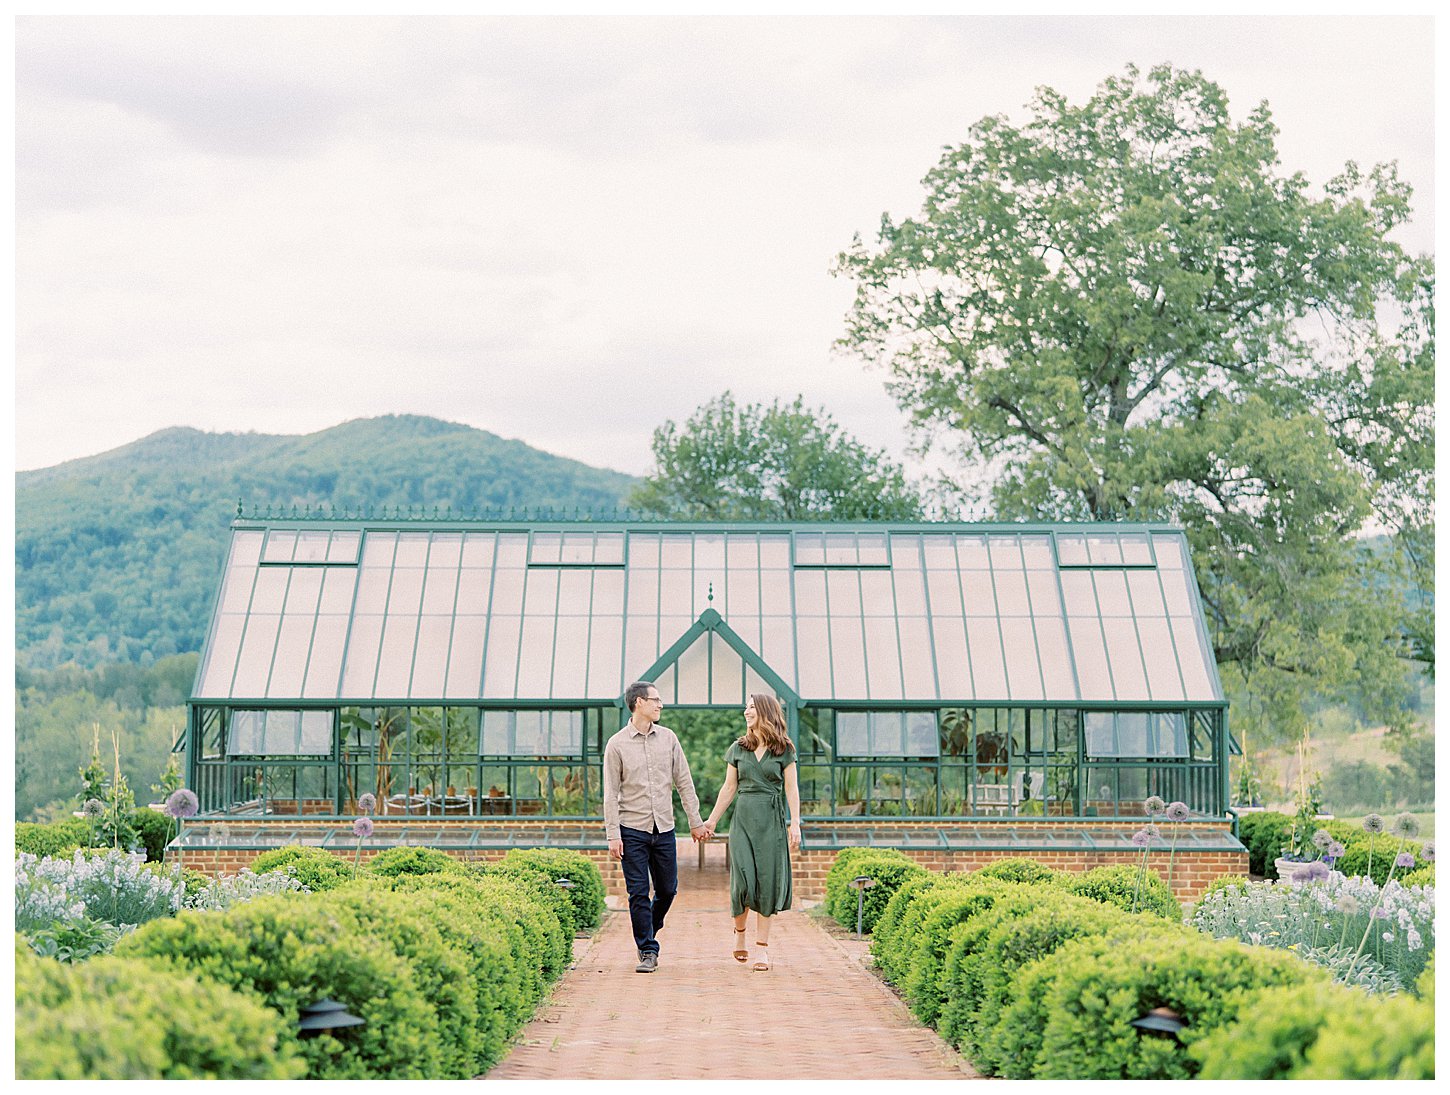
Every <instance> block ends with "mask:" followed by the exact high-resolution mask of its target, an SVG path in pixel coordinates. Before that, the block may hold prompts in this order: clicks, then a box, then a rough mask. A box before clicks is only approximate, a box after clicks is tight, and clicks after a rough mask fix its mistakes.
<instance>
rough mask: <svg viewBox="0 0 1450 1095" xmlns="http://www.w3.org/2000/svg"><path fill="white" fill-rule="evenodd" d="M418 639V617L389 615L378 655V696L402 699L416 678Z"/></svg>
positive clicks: (384, 625)
mask: <svg viewBox="0 0 1450 1095" xmlns="http://www.w3.org/2000/svg"><path fill="white" fill-rule="evenodd" d="M417 637H418V617H417V616H389V617H387V620H386V622H385V623H384V624H383V645H382V649H381V650H380V652H379V654H378V681H377V684H376V685H375V686H374V687H375V688H376V689H377V691H376V693H375V694H376V695H377V696H380V697H384V698H387V699H401V698H402V697H404V696H406V695H407V694H408V682H409V680H410V679H411V678H412V676H413V646H414V643H415V641H416V640H417Z"/></svg>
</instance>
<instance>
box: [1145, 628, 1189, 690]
mask: <svg viewBox="0 0 1450 1095" xmlns="http://www.w3.org/2000/svg"><path fill="white" fill-rule="evenodd" d="M1138 636H1139V638H1140V639H1141V640H1142V643H1143V661H1144V662H1145V664H1146V666H1147V670H1148V691H1149V692H1150V693H1151V695H1152V698H1153V699H1155V700H1181V699H1183V698H1184V697H1183V682H1182V681H1181V680H1179V678H1178V658H1177V657H1176V655H1175V653H1174V650H1173V636H1172V635H1171V634H1170V633H1169V630H1168V621H1167V620H1165V619H1162V618H1156V619H1155V618H1144V617H1139V618H1138Z"/></svg>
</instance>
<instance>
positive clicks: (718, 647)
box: [710, 635, 745, 707]
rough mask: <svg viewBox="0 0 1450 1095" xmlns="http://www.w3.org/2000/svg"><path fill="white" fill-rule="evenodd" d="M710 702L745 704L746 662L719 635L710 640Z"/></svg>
mask: <svg viewBox="0 0 1450 1095" xmlns="http://www.w3.org/2000/svg"><path fill="white" fill-rule="evenodd" d="M710 702H711V703H714V704H730V705H732V706H733V705H735V704H739V705H741V706H742V707H743V706H744V704H745V663H744V662H743V661H741V660H740V655H739V654H737V653H735V651H734V650H733V649H732V648H731V647H730V645H729V644H728V643H726V642H724V641H723V640H722V639H721V638H720V636H718V635H712V636H711V641H710Z"/></svg>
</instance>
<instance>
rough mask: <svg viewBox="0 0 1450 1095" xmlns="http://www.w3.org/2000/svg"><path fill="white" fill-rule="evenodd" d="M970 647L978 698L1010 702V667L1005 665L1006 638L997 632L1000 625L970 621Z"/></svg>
mask: <svg viewBox="0 0 1450 1095" xmlns="http://www.w3.org/2000/svg"><path fill="white" fill-rule="evenodd" d="M967 646H968V648H969V650H970V651H971V656H972V683H973V684H975V685H976V698H977V699H979V700H1005V699H1008V698H1009V693H1008V691H1007V667H1006V666H1005V665H1004V664H1003V661H1002V637H1001V635H1000V634H999V633H998V631H997V621H996V620H992V619H969V620H968V621H967Z"/></svg>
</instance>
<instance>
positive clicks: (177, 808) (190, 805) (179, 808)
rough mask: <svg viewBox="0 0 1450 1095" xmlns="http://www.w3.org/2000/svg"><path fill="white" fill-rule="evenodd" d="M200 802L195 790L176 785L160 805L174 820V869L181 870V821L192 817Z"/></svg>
mask: <svg viewBox="0 0 1450 1095" xmlns="http://www.w3.org/2000/svg"><path fill="white" fill-rule="evenodd" d="M200 805H201V803H200V802H199V801H198V800H197V797H196V792H195V791H192V790H190V789H189V788H186V787H178V788H177V789H176V790H174V791H172V792H171V794H169V795H168V796H166V805H165V806H163V807H162V809H163V810H164V811H165V813H166V816H167V817H169V818H172V819H173V820H174V821H175V822H176V836H175V838H174V839H175V840H176V870H177V872H178V873H180V871H181V823H182V821H183V820H184V819H185V818H189V817H194V816H195V815H196V811H197V808H198V807H199V806H200Z"/></svg>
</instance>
